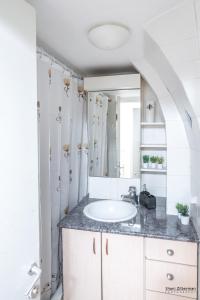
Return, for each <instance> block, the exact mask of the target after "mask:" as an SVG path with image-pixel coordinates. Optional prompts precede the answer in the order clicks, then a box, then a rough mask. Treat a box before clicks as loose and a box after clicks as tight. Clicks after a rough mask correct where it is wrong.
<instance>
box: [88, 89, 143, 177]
mask: <svg viewBox="0 0 200 300" xmlns="http://www.w3.org/2000/svg"><path fill="white" fill-rule="evenodd" d="M140 107H141V104H140V89H133V90H116V91H100V92H89V93H88V135H89V175H90V176H106V177H120V178H137V177H139V176H140V175H139V174H140V171H139V170H140Z"/></svg>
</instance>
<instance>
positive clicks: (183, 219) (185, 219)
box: [181, 216, 190, 225]
mask: <svg viewBox="0 0 200 300" xmlns="http://www.w3.org/2000/svg"><path fill="white" fill-rule="evenodd" d="M189 222H190V217H189V216H181V223H182V224H183V225H188V224H189Z"/></svg>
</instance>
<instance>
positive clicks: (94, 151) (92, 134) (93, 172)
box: [88, 92, 108, 176]
mask: <svg viewBox="0 0 200 300" xmlns="http://www.w3.org/2000/svg"><path fill="white" fill-rule="evenodd" d="M107 112H108V97H107V96H106V95H104V94H103V93H97V92H90V93H88V126H89V146H90V151H89V169H90V176H106V175H107V159H108V158H107Z"/></svg>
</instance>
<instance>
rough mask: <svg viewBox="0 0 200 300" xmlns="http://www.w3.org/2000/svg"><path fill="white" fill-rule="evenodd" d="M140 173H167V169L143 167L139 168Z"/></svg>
mask: <svg viewBox="0 0 200 300" xmlns="http://www.w3.org/2000/svg"><path fill="white" fill-rule="evenodd" d="M140 171H141V172H142V173H158V174H159V173H162V174H166V173H167V169H145V168H142V169H141V170H140Z"/></svg>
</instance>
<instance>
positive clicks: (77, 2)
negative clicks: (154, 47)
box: [27, 0, 183, 75]
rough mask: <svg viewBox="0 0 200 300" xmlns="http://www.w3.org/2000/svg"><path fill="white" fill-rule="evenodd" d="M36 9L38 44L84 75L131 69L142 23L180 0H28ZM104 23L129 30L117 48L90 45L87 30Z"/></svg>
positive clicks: (140, 39)
mask: <svg viewBox="0 0 200 300" xmlns="http://www.w3.org/2000/svg"><path fill="white" fill-rule="evenodd" d="M27 1H28V2H29V3H31V4H32V5H33V6H34V7H35V8H36V13H37V37H38V45H39V46H42V47H44V48H45V49H46V50H47V51H48V52H50V54H52V55H54V56H56V57H57V58H58V59H60V60H61V61H62V62H64V63H67V64H68V65H69V66H71V67H73V68H74V69H75V70H78V71H79V72H81V73H82V74H84V75H92V74H108V73H124V72H132V71H133V67H132V64H131V63H130V59H129V57H130V53H131V51H133V49H134V48H136V45H138V43H141V42H142V26H143V24H145V23H146V22H148V21H150V20H151V19H152V18H155V17H156V16H158V15H160V14H162V13H163V12H165V11H167V10H169V9H171V8H172V7H174V6H176V5H178V4H179V3H181V2H183V0H123V1H122V0H59V1H55V0H27ZM105 22H114V23H121V24H124V25H126V26H128V27H129V28H130V29H131V31H132V36H131V39H130V41H129V42H128V43H127V44H126V45H125V46H123V47H122V48H120V49H116V50H112V51H103V50H99V49H97V48H95V47H94V46H93V45H91V44H90V42H89V41H88V38H87V32H88V30H89V29H90V28H91V27H92V26H94V25H97V24H101V23H105Z"/></svg>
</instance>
